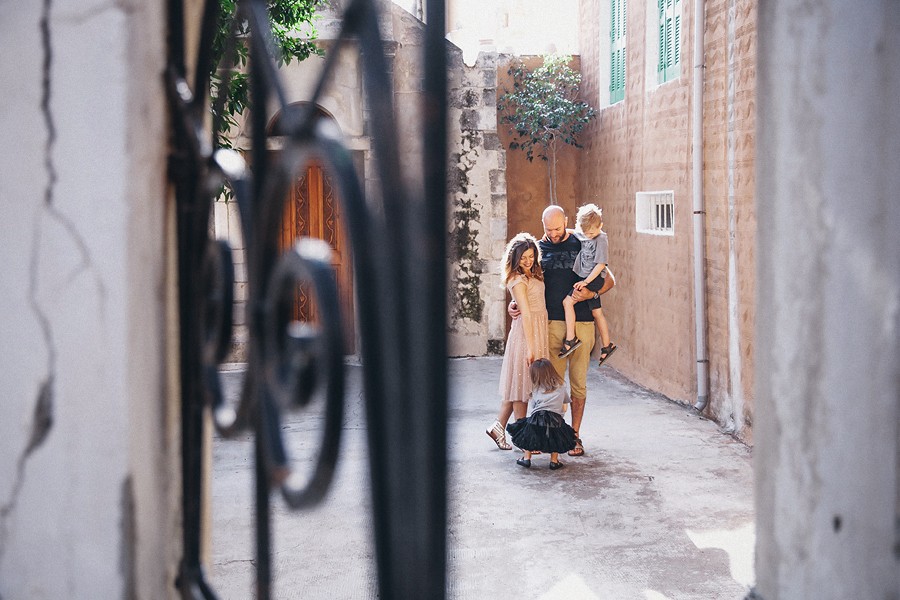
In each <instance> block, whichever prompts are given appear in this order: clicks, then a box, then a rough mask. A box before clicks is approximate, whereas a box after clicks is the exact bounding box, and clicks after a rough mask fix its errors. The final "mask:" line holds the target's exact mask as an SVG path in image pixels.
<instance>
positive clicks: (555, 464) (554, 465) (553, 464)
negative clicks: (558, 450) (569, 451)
mask: <svg viewBox="0 0 900 600" xmlns="http://www.w3.org/2000/svg"><path fill="white" fill-rule="evenodd" d="M564 466H566V465H564V464H562V463H561V462H551V463H550V470H551V471H555V470H557V469H562V468H563V467H564Z"/></svg>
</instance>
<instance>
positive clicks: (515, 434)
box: [506, 410, 575, 452]
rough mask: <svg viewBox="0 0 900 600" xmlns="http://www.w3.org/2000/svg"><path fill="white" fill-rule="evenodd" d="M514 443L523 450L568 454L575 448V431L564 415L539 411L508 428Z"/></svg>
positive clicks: (511, 424)
mask: <svg viewBox="0 0 900 600" xmlns="http://www.w3.org/2000/svg"><path fill="white" fill-rule="evenodd" d="M506 430H507V431H508V432H509V434H510V436H511V438H510V439H511V440H512V443H513V444H514V445H515V446H516V447H517V448H521V449H522V450H529V451H534V450H540V451H541V452H568V451H569V450H571V449H572V448H574V447H575V430H574V429H572V427H571V426H570V425H569V424H568V423H566V421H565V419H563V417H562V415H560V414H557V413H555V412H552V411H549V410H537V411H534V412H533V413H531V416H530V417H528V418H525V419H519V420H518V421H516V422H515V423H510V424H509V425H507V426H506Z"/></svg>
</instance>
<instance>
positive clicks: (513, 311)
mask: <svg viewBox="0 0 900 600" xmlns="http://www.w3.org/2000/svg"><path fill="white" fill-rule="evenodd" d="M506 312H508V313H509V316H511V317H512V318H513V319H518V318H519V315H521V314H522V311H521V310H519V305H518V304H516V301H515V300H513V301H512V302H510V303H509V306H507V307H506Z"/></svg>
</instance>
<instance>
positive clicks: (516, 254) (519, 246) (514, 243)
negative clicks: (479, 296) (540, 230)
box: [503, 231, 544, 286]
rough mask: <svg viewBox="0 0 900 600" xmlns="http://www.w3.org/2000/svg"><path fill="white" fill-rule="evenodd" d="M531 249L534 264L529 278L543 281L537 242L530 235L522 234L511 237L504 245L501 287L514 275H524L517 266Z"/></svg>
mask: <svg viewBox="0 0 900 600" xmlns="http://www.w3.org/2000/svg"><path fill="white" fill-rule="evenodd" d="M529 248H531V249H532V250H534V264H533V265H531V273H530V276H531V277H535V278H537V279H540V280H542V281H543V279H544V272H543V271H542V270H541V251H540V249H539V248H538V245H537V240H536V239H534V236H533V235H531V234H530V233H526V232H524V231H523V232H522V233H517V234H516V235H515V236H513V239H511V240H509V243H508V244H507V245H506V251H505V252H504V254H503V285H504V286H505V285H506V284H507V283H509V280H510V279H512V278H513V277H515V276H516V275H525V271H523V270H522V268H521V267H520V266H519V262H520V261H521V260H522V255H523V254H525V252H527V251H528V249H529Z"/></svg>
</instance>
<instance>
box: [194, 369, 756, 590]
mask: <svg viewBox="0 0 900 600" xmlns="http://www.w3.org/2000/svg"><path fill="white" fill-rule="evenodd" d="M612 362H614V360H613V361H612ZM499 371H500V359H499V358H472V359H456V360H452V361H451V362H450V373H451V375H450V382H451V405H450V423H449V428H450V429H449V432H450V440H451V441H450V449H449V453H448V456H449V460H450V482H449V484H450V507H449V510H450V513H449V529H448V540H449V548H448V550H449V557H450V558H449V565H448V580H449V590H448V598H450V599H453V600H463V599H465V600H469V599H479V600H480V599H487V598H490V599H497V600H504V599H518V600H524V599H536V600H563V599H566V600H571V599H579V600H581V599H583V600H595V599H602V600H665V599H670V600H716V599H723V600H724V599H728V600H741V599H742V598H744V596H745V595H746V593H747V592H748V590H749V588H750V586H751V585H752V583H753V565H752V562H753V543H754V514H753V477H752V466H751V456H750V450H749V449H748V448H747V447H746V446H744V445H743V444H741V443H739V442H737V441H735V440H734V439H732V438H731V437H729V436H726V435H723V434H722V433H720V432H719V430H718V428H717V426H716V424H715V423H712V422H710V421H708V420H705V419H702V418H700V417H698V416H697V415H696V413H694V412H692V411H691V410H690V409H689V408H686V407H683V406H680V405H678V404H675V403H672V402H669V401H667V400H666V399H665V398H664V397H662V396H659V395H657V394H654V393H651V392H648V391H647V390H644V389H642V388H639V387H637V386H635V385H634V384H632V383H631V382H629V381H627V380H626V379H625V378H623V377H622V376H621V375H619V374H618V373H617V372H616V371H614V370H613V369H612V368H611V367H610V366H604V367H603V368H602V369H597V368H596V367H595V368H592V370H591V373H590V375H589V379H588V406H587V411H586V415H585V421H584V424H583V425H582V431H581V433H582V438H583V439H584V442H585V448H586V451H587V454H586V456H584V457H581V458H572V457H565V458H563V462H565V463H566V465H567V466H566V468H564V469H562V470H560V471H550V470H549V469H548V468H547V463H548V462H549V457H548V456H546V455H544V456H539V457H535V459H534V460H533V466H532V468H531V469H530V470H526V469H523V468H521V467H519V466H517V465H516V464H515V459H516V458H518V456H519V454H518V453H516V452H515V451H506V452H504V451H500V450H498V449H497V448H496V446H494V445H493V443H492V442H491V440H490V439H488V437H487V436H486V435H485V434H484V429H485V427H486V426H487V425H489V424H490V423H491V422H492V421H493V418H494V416H495V413H496V410H497V403H498V402H499V398H498V394H497V391H496V385H497V383H496V382H497V378H498V375H499ZM360 375H361V368H360V367H359V366H351V367H350V368H349V376H350V380H349V392H348V400H349V408H348V413H347V415H346V418H345V430H344V434H345V437H344V441H343V444H342V449H341V456H340V462H339V464H338V472H337V476H336V481H335V484H334V487H333V489H332V491H331V492H330V494H329V497H328V499H327V500H326V501H325V503H324V504H322V505H320V506H319V507H317V508H315V509H313V510H311V511H307V512H290V511H288V510H287V509H286V508H285V507H284V504H283V503H282V502H281V500H280V498H278V497H275V498H274V499H273V512H274V520H273V531H274V536H275V544H274V549H273V563H274V571H275V585H274V588H273V589H274V592H273V597H275V598H304V599H319V598H323V599H324V598H328V599H341V598H347V599H357V598H360V599H368V598H375V597H376V594H375V568H374V558H373V545H372V543H371V541H370V537H371V517H370V511H369V508H368V493H369V492H368V463H367V460H368V459H367V457H366V443H365V414H364V409H363V405H362V399H361V392H360V389H361V388H360ZM241 377H242V373H241V372H239V371H234V372H228V373H225V378H226V384H227V386H228V389H229V390H230V393H231V394H232V395H233V394H235V393H236V390H237V388H238V385H239V381H240V379H241ZM318 423H319V420H318V419H317V418H315V417H311V416H309V415H308V414H307V415H304V414H302V413H301V414H297V415H289V416H288V417H287V419H286V421H285V423H284V427H285V435H286V438H287V440H288V444H289V445H290V453H291V457H292V463H293V464H294V465H295V467H296V468H300V469H302V468H303V467H304V466H308V465H311V464H312V461H313V459H314V458H315V454H314V453H315V451H316V447H317V443H318V442H317V434H316V431H317V430H316V426H317V425H318ZM414 458H415V457H414V456H411V457H410V459H411V460H414ZM252 469H253V454H252V440H251V439H250V438H249V437H248V436H244V437H241V438H239V439H235V440H221V439H218V438H217V439H215V441H214V447H213V482H212V506H213V515H212V517H211V526H212V544H211V567H210V573H209V576H210V580H211V582H212V583H213V586H214V588H215V589H216V590H217V591H218V593H219V594H220V597H221V598H223V599H234V600H238V599H241V600H243V599H246V598H250V597H251V596H252V589H253V579H252V578H253V569H254V565H253V559H254V542H253V525H252V519H253V500H252V493H253V492H252Z"/></svg>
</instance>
